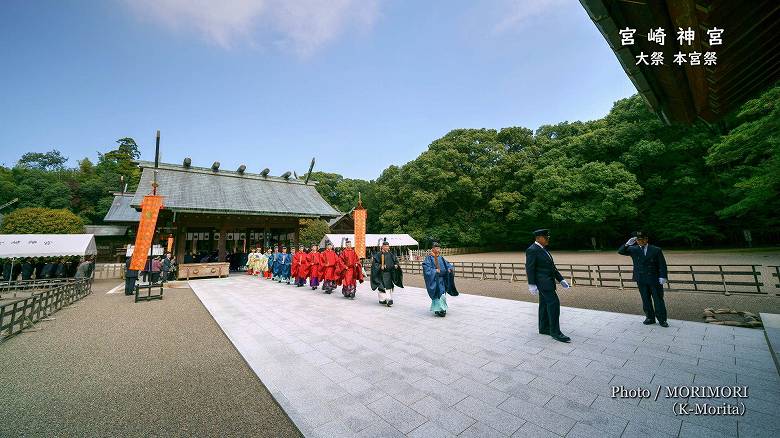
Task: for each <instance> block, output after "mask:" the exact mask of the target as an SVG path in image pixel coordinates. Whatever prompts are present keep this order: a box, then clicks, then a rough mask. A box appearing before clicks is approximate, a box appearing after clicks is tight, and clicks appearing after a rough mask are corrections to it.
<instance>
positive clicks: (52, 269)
mask: <svg viewBox="0 0 780 438" xmlns="http://www.w3.org/2000/svg"><path fill="white" fill-rule="evenodd" d="M56 271H57V264H56V263H55V261H54V258H52V257H49V258H48V259H46V263H44V265H43V269H42V270H41V278H42V279H48V278H54V274H55V273H56Z"/></svg>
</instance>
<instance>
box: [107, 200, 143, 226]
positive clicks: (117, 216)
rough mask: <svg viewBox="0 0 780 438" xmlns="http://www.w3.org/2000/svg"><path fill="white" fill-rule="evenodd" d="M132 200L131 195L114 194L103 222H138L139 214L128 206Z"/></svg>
mask: <svg viewBox="0 0 780 438" xmlns="http://www.w3.org/2000/svg"><path fill="white" fill-rule="evenodd" d="M132 200H133V193H124V194H121V193H115V194H114V201H113V202H112V203H111V208H109V209H108V213H106V217H104V218H103V221H104V222H138V221H140V220H141V213H140V212H138V211H136V210H135V208H133V207H131V206H130V201H132Z"/></svg>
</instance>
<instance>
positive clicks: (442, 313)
mask: <svg viewBox="0 0 780 438" xmlns="http://www.w3.org/2000/svg"><path fill="white" fill-rule="evenodd" d="M445 316H447V311H446V310H442V311H441V317H442V318H444V317H445Z"/></svg>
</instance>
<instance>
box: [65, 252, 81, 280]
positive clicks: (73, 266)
mask: <svg viewBox="0 0 780 438" xmlns="http://www.w3.org/2000/svg"><path fill="white" fill-rule="evenodd" d="M79 264H80V263H79V259H78V257H74V258H72V259H70V260H68V274H67V276H68V278H73V277H75V276H76V270H77V269H78V267H79Z"/></svg>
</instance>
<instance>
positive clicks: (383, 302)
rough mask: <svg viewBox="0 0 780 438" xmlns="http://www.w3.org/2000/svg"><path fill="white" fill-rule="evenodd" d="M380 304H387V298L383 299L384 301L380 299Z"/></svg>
mask: <svg viewBox="0 0 780 438" xmlns="http://www.w3.org/2000/svg"><path fill="white" fill-rule="evenodd" d="M379 304H383V305H384V304H387V301H385V300H382V301H380V302H379Z"/></svg>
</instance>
